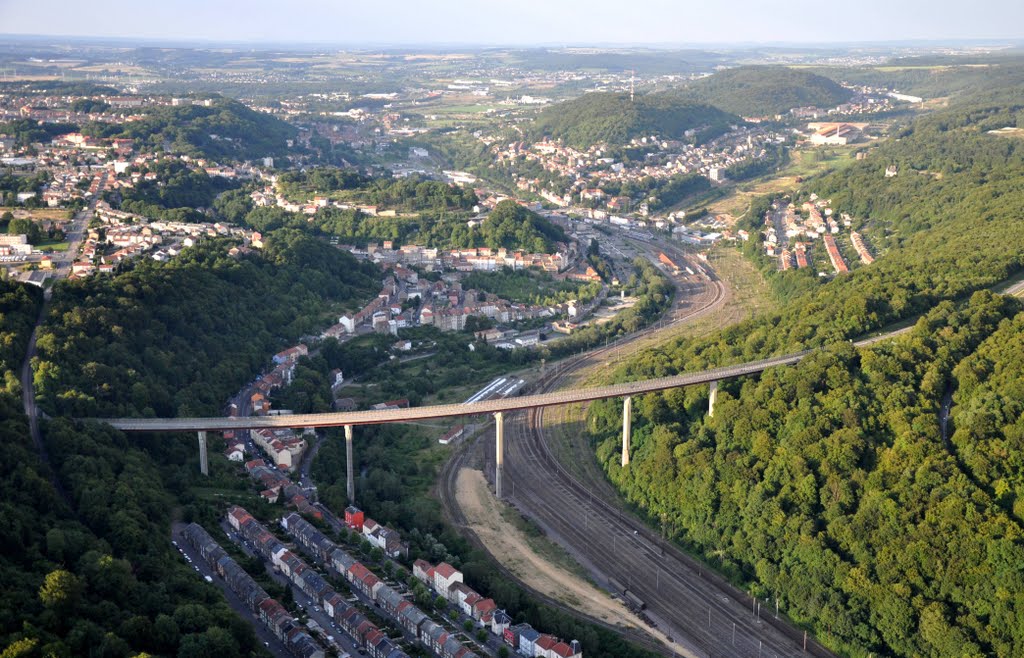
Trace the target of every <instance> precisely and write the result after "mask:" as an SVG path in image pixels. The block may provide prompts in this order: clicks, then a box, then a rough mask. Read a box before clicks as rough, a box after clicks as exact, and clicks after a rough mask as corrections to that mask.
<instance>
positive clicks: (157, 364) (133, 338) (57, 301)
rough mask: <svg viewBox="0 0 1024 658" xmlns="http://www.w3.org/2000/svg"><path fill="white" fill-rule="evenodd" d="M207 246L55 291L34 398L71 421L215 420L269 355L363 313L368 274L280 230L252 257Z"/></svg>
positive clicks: (371, 281) (346, 258) (370, 284)
mask: <svg viewBox="0 0 1024 658" xmlns="http://www.w3.org/2000/svg"><path fill="white" fill-rule="evenodd" d="M228 246H229V245H227V244H225V243H224V242H222V241H211V242H209V243H205V244H203V245H200V246H198V247H196V248H193V249H191V250H187V251H185V252H183V253H182V254H181V255H180V256H179V257H177V258H175V259H174V260H173V261H169V262H167V263H163V264H161V263H156V262H154V261H152V260H149V259H145V260H139V261H137V262H136V263H135V264H134V269H132V270H130V271H128V272H125V273H123V274H120V275H118V276H115V277H113V278H107V277H93V278H90V279H86V280H82V281H77V282H69V283H65V284H62V285H61V286H59V287H58V289H57V293H56V294H55V295H54V299H53V304H52V307H51V309H50V313H49V315H48V318H47V322H46V325H45V327H44V328H43V329H42V331H41V332H40V335H39V340H38V347H39V359H38V361H37V362H36V364H35V385H36V394H37V395H38V396H40V397H41V399H42V402H43V404H44V406H45V407H46V408H47V409H48V410H50V411H51V413H55V414H60V415H68V416H75V417H94V416H125V415H142V416H152V415H157V416H175V415H208V414H215V413H217V412H218V411H219V409H220V408H221V406H222V405H223V404H224V403H225V401H226V400H227V398H228V397H229V396H230V395H231V394H232V393H234V392H235V391H237V390H238V388H239V386H241V384H243V383H244V382H246V381H248V380H249V379H251V378H252V376H253V375H254V374H255V373H256V372H258V371H259V370H260V369H261V368H262V367H263V365H264V364H265V363H266V361H267V358H268V355H269V354H273V353H274V352H276V351H277V350H279V349H281V348H283V347H286V346H287V343H288V342H289V341H294V340H295V339H296V338H298V337H299V336H301V335H303V334H304V333H307V332H311V331H315V330H317V329H320V328H322V327H323V326H326V325H327V324H329V322H330V316H328V315H325V312H327V311H329V310H331V308H332V306H333V307H334V310H337V308H338V306H339V305H345V306H347V307H348V308H355V307H358V306H361V305H362V304H363V303H365V302H366V300H367V299H368V298H369V297H370V296H371V295H372V294H373V293H375V292H376V287H375V286H376V276H375V275H374V272H375V270H374V268H373V267H372V266H371V265H369V264H359V263H357V262H356V261H355V259H353V258H352V257H351V256H350V255H349V254H347V253H344V252H342V251H340V250H338V249H335V248H333V247H330V246H329V245H327V244H326V243H324V242H321V241H319V240H315V239H313V238H310V237H308V236H306V235H303V234H301V233H298V232H297V231H293V230H290V229H283V230H279V231H276V232H274V233H273V234H272V235H270V236H269V238H268V239H267V247H266V249H265V250H264V252H263V253H261V254H258V255H255V254H254V255H251V256H245V257H241V258H232V257H229V256H228V255H227V249H228Z"/></svg>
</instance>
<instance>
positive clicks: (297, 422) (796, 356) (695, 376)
mask: <svg viewBox="0 0 1024 658" xmlns="http://www.w3.org/2000/svg"><path fill="white" fill-rule="evenodd" d="M809 353H810V350H805V351H803V352H795V353H793V354H786V355H784V356H778V357H774V358H771V359H764V360H761V361H752V362H750V363H744V364H740V365H735V366H725V367H722V368H715V369H713V370H703V371H701V372H695V373H688V374H683V375H673V376H671V377H659V378H657V379H645V380H641V381H636V382H627V383H624V384H612V385H610V386H597V387H593V388H581V389H574V390H566V391H557V392H554V393H544V394H541V395H524V396H521V397H512V398H503V399H497V400H486V401H484V402H473V403H470V404H439V405H432V406H426V407H413V408H410V409H385V410H382V411H352V412H332V413H317V414H291V415H287V416H244V417H243V416H239V417H218V418H105V419H100V420H103V421H104V422H107V423H109V424H110V425H112V426H114V427H116V428H117V429H120V430H123V431H125V432H185V431H202V430H206V431H223V430H238V429H260V428H268V427H340V426H343V425H377V424H381V423H401V422H405V421H411V420H425V419H430V418H447V417H453V416H472V415H476V414H492V413H496V412H498V411H515V410H518V409H529V408H535V407H550V406H555V405H561V404H571V403H574V402H588V401H590V400H600V399H604V398H619V397H624V396H627V395H642V394H644V393H652V392H654V391H662V390H665V389H669V388H677V387H680V386H693V385H695V384H707V383H709V382H713V381H717V380H720V379H729V378H731V377H739V376H742V375H751V374H754V373H758V372H761V371H763V370H766V369H768V368H772V367H775V366H785V365H792V364H794V363H797V362H798V361H800V360H801V359H803V358H804V357H805V356H807V355H808V354H809Z"/></svg>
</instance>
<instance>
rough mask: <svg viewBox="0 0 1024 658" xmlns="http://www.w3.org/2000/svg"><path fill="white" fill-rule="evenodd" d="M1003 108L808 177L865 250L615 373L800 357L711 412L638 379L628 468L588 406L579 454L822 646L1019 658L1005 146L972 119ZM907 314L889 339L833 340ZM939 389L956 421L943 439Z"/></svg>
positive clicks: (949, 116)
mask: <svg viewBox="0 0 1024 658" xmlns="http://www.w3.org/2000/svg"><path fill="white" fill-rule="evenodd" d="M1014 116H1015V114H1014V109H1013V108H1000V107H987V108H986V107H977V106H975V107H969V108H964V109H962V110H952V111H947V112H945V113H942V114H937V115H934V116H930V117H926V118H924V119H921V120H919V121H918V122H917V123H916V124H914V126H913V127H912V128H909V129H907V130H906V131H905V132H904V134H903V135H902V139H901V140H899V141H893V142H890V143H887V144H885V145H883V146H881V147H880V148H879V149H878V151H876V152H875V153H873V154H872V155H871V156H870V157H869V158H868V159H866V160H864V161H861V162H858V163H856V164H854V165H852V166H851V167H850V168H849V169H846V170H844V171H843V172H841V173H839V174H833V175H830V176H828V177H825V178H824V179H820V180H815V181H811V182H810V183H808V184H807V187H809V188H810V189H811V190H814V191H817V192H818V193H819V194H823V195H827V196H831V198H832V201H833V203H834V204H836V206H837V207H838V208H839V209H840V210H849V211H850V212H851V213H854V214H855V215H856V216H860V217H864V216H870V217H872V219H873V220H877V222H878V223H877V225H876V226H877V229H878V233H877V234H878V235H882V234H886V233H887V234H889V236H890V239H889V240H888V242H887V246H888V251H887V252H886V253H885V255H884V257H883V258H880V259H879V260H878V261H877V262H876V263H874V264H873V265H871V266H870V267H865V268H861V269H858V270H856V271H854V272H853V273H851V274H850V275H848V276H843V277H837V278H836V279H834V280H832V281H831V282H829V283H827V284H824V285H815V286H814V287H812V288H811V289H809V290H807V291H806V292H805V293H803V294H802V295H799V296H797V297H796V298H794V299H793V300H791V301H790V302H789V303H788V304H785V305H783V306H781V307H780V310H779V311H777V312H774V313H771V314H767V315H765V316H763V317H759V318H755V319H751V320H747V321H745V322H743V323H741V324H740V325H737V326H735V327H731V328H728V329H726V330H724V331H722V332H720V333H717V334H714V335H712V336H709V337H707V338H702V339H696V340H690V341H686V340H681V341H678V342H675V343H672V344H669V345H666V346H664V347H663V348H660V349H658V350H656V351H653V352H650V353H648V354H646V355H642V356H640V357H638V358H637V359H635V360H634V362H633V363H632V364H631V365H630V366H628V367H627V368H626V369H624V371H623V372H621V373H619V377H620V378H622V379H633V378H640V377H642V376H649V375H666V374H671V373H674V372H680V371H691V370H698V369H701V368H704V367H708V366H710V365H723V364H726V363H733V362H738V361H742V360H749V359H753V358H758V357H761V356H766V355H769V354H773V353H781V352H784V351H789V350H793V349H796V348H799V347H809V346H821V345H825V346H826V347H825V349H824V350H822V351H820V352H817V353H815V354H814V355H812V356H811V357H809V358H808V359H807V360H806V361H805V362H802V363H801V364H800V367H798V368H787V369H777V370H771V371H768V372H765V373H764V374H763V375H761V376H760V377H755V378H744V379H741V380H734V381H729V382H726V383H724V385H723V386H722V387H721V388H720V390H719V395H718V403H717V404H716V407H715V415H714V417H713V418H708V417H707V415H706V408H707V407H706V404H707V389H704V388H689V389H685V390H678V391H671V392H667V393H664V394H657V395H651V396H645V397H644V398H643V399H641V400H640V401H639V404H635V405H634V410H637V409H639V413H637V414H636V416H635V417H634V421H633V422H634V425H633V427H634V439H633V445H634V453H633V460H632V463H631V464H630V466H629V467H627V468H626V469H623V468H621V467H620V466H619V456H618V447H617V446H618V441H619V436H618V434H619V432H620V431H621V430H620V427H619V422H620V420H619V411H618V409H617V408H616V407H615V406H614V405H613V404H607V403H601V404H595V405H594V406H593V407H592V412H591V415H590V418H589V427H590V428H591V429H592V430H593V431H594V432H595V433H596V435H597V438H598V440H599V442H600V443H599V447H598V450H597V454H598V459H599V461H600V462H601V463H602V464H603V465H604V468H605V470H606V472H607V473H608V475H609V477H610V479H611V480H612V481H613V482H615V483H616V485H617V486H618V487H619V488H620V490H621V491H622V492H623V494H624V495H625V496H626V497H627V498H628V499H629V500H630V501H631V502H632V503H634V504H635V505H636V506H637V507H638V508H639V509H641V510H643V512H644V513H646V514H647V515H648V517H649V518H650V519H652V520H656V521H653V522H655V523H660V524H661V525H662V527H667V528H670V529H671V534H672V535H673V536H674V537H675V538H676V539H677V540H678V541H680V542H681V543H683V544H684V545H686V546H687V547H688V548H690V549H691V550H693V551H694V552H696V553H698V554H702V555H703V556H704V558H705V559H706V560H707V561H708V562H709V563H710V564H713V565H714V566H715V567H716V568H718V569H720V570H722V571H724V572H726V573H728V574H729V575H730V576H731V577H733V578H734V579H735V580H736V581H738V582H741V583H742V584H743V585H744V588H745V589H748V590H749V589H753V590H754V591H755V592H758V593H759V594H760V595H761V596H762V597H771V598H776V597H777V598H778V599H779V604H780V609H781V610H783V611H785V612H786V613H787V614H789V615H790V616H791V617H792V618H793V619H795V620H796V621H798V622H800V623H805V624H808V625H809V626H810V627H811V628H813V629H814V631H815V633H816V634H817V635H818V636H819V637H820V638H821V639H822V640H823V641H824V642H825V643H826V644H828V645H829V646H831V647H832V648H834V649H836V650H837V651H839V652H840V653H844V654H849V655H866V654H867V653H874V654H875V655H893V656H920V655H931V656H981V655H1015V654H1016V653H1019V648H1020V646H1021V642H1022V637H1021V634H1020V629H1021V628H1022V627H1021V625H1020V623H1019V620H1020V618H1021V615H1022V614H1024V609H1022V607H1021V601H1020V593H1021V592H1022V591H1024V579H1022V577H1021V573H1020V570H1019V568H1018V567H1017V566H1016V565H1019V564H1020V563H1021V561H1022V560H1024V550H1022V548H1021V546H1020V544H1019V542H1018V541H1017V540H1016V539H1015V538H1016V537H1019V536H1020V535H1021V533H1022V532H1024V521H1022V519H1021V516H1020V510H1021V503H1020V502H1019V501H1018V498H1017V496H1018V492H1019V491H1021V487H1020V484H1019V483H1020V482H1021V481H1024V473H1022V472H1021V468H1022V467H1021V463H1020V460H1018V459H1016V458H1008V455H1013V454H1014V451H1015V450H1017V448H1014V447H1011V446H1016V445H1017V443H1018V442H1019V436H1020V433H1019V429H1018V427H1019V424H1015V423H1014V418H1015V416H1014V414H1015V409H1016V407H1017V406H1018V405H1017V404H1016V402H1013V401H1011V398H1012V396H1013V391H1019V390H1020V387H1021V386H1022V381H1021V375H1020V373H1021V369H1020V365H1019V364H1020V363H1021V361H1022V360H1024V352H1022V351H1021V349H1022V343H1021V342H1020V341H1019V340H1014V339H1013V336H1014V334H1015V330H1014V327H1019V326H1020V323H1021V322H1022V317H1024V316H1022V315H1021V313H1022V307H1021V305H1020V303H1019V302H1018V301H1017V300H1013V299H1010V298H1006V297H1000V296H996V295H993V294H991V293H990V292H988V291H987V290H985V288H987V287H989V286H992V285H994V284H996V283H997V282H1000V281H1003V280H1005V279H1006V278H1007V277H1010V276H1012V275H1013V274H1015V273H1018V272H1020V271H1021V270H1022V269H1024V258H1022V256H1021V254H1022V253H1024V251H1022V250H1024V236H1022V235H1021V234H1020V231H1019V228H1018V227H1019V219H1018V218H1019V217H1020V216H1021V214H1022V213H1024V191H1022V189H1021V187H1020V184H1019V181H1020V180H1022V179H1024V144H1021V143H1019V142H1015V141H1014V142H1012V143H1011V142H1010V140H1001V139H1000V138H996V137H993V136H990V135H986V134H985V133H984V132H983V128H985V127H988V126H991V125H996V124H1001V125H1007V124H1006V122H1007V121H1010V122H1011V123H1012V121H1013V120H1014ZM889 162H899V163H901V164H902V165H903V166H902V167H901V169H900V173H899V175H898V176H897V177H896V178H889V179H886V178H885V177H884V175H883V171H884V169H885V166H886V164H888V163H889ZM915 169H917V170H918V171H915ZM919 172H920V173H919ZM938 173H941V174H942V175H941V176H938V175H935V174H938ZM753 214H755V215H756V214H757V212H754V213H753ZM972 293H973V294H972ZM918 314H925V316H924V317H923V318H922V319H920V320H919V321H917V323H916V324H915V326H914V328H913V330H912V331H911V332H910V333H909V334H907V335H905V336H903V337H901V338H899V339H897V340H893V341H889V342H885V343H880V344H878V345H876V346H873V347H871V348H870V349H864V350H859V351H858V350H854V349H853V348H852V347H851V346H850V345H849V343H847V342H846V340H847V339H849V338H852V337H855V336H859V335H862V334H863V333H865V332H868V331H871V330H873V329H877V328H879V327H883V326H886V325H888V324H890V323H892V322H896V321H898V320H900V319H907V318H911V317H913V316H915V315H918ZM1011 320H1012V324H1011ZM976 351H977V356H972V355H973V354H975V352H976ZM949 391H959V392H958V393H957V394H956V395H955V397H954V399H955V402H956V407H954V412H953V414H952V420H953V425H954V428H955V430H956V432H955V434H953V435H952V437H950V436H948V435H947V436H946V437H944V436H943V434H942V429H941V424H940V414H941V405H942V401H943V398H944V397H945V395H947V393H948V392H949ZM995 391H1006V394H1005V395H997V394H995V393H994V392H995ZM638 419H639V420H638ZM961 419H963V421H964V425H963V426H962V427H961ZM990 452H991V453H994V454H990ZM997 462H998V463H997Z"/></svg>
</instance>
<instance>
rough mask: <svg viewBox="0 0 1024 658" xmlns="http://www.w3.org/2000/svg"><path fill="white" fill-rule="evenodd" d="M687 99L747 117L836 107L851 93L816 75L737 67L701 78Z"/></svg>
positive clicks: (778, 69) (690, 90)
mask: <svg viewBox="0 0 1024 658" xmlns="http://www.w3.org/2000/svg"><path fill="white" fill-rule="evenodd" d="M687 91H688V96H690V97H692V98H693V99H694V100H698V101H701V102H704V103H708V104H709V105H714V106H715V107H717V108H719V109H722V110H725V111H726V112H732V113H733V114H738V115H740V116H745V117H763V116H772V115H775V114H784V113H786V112H788V111H789V110H791V109H793V108H794V107H810V106H813V107H821V108H830V107H835V106H836V105H839V104H841V103H845V102H846V101H848V100H850V97H851V96H852V95H853V92H851V91H850V90H849V89H845V88H844V87H842V86H840V85H839V84H838V83H836V82H835V81H834V80H830V79H829V78H826V77H824V76H821V75H817V74H815V73H809V72H807V71H801V70H797V69H791V68H788V67H785V66H738V67H736V68H732V69H726V70H724V71H719V72H717V73H715V74H714V75H710V76H708V77H706V78H701V79H699V80H697V81H696V82H694V83H693V84H692V85H691V86H690V87H688V89H687Z"/></svg>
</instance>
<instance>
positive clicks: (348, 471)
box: [345, 425, 356, 505]
mask: <svg viewBox="0 0 1024 658" xmlns="http://www.w3.org/2000/svg"><path fill="white" fill-rule="evenodd" d="M354 472H355V468H354V465H353V462H352V426H351V425H346V426H345V475H346V479H345V484H346V486H347V489H348V504H349V505H355V504H356V480H355V477H354V476H353V473H354Z"/></svg>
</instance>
